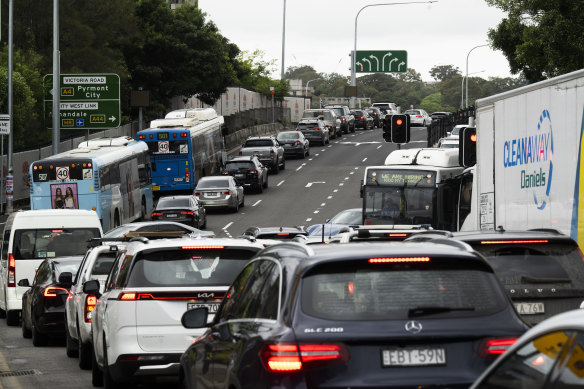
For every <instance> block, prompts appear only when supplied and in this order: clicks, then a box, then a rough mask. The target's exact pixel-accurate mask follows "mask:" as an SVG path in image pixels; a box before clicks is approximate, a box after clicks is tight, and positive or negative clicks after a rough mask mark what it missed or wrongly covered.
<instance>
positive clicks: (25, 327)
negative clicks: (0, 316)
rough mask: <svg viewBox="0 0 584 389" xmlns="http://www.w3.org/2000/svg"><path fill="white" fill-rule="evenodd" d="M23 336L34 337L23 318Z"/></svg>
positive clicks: (26, 337)
mask: <svg viewBox="0 0 584 389" xmlns="http://www.w3.org/2000/svg"><path fill="white" fill-rule="evenodd" d="M22 337H23V338H25V339H30V338H31V337H32V332H31V330H30V328H28V327H27V326H26V323H25V321H24V319H22Z"/></svg>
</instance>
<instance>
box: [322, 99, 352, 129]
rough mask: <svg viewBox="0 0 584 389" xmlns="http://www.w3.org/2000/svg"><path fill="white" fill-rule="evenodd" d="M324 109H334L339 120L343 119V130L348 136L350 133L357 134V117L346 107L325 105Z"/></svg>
mask: <svg viewBox="0 0 584 389" xmlns="http://www.w3.org/2000/svg"><path fill="white" fill-rule="evenodd" d="M324 108H328V109H332V110H333V111H335V113H336V114H337V116H338V117H339V119H341V130H342V131H343V132H344V133H345V134H348V133H349V131H350V132H355V117H354V116H353V114H352V113H351V110H349V107H347V106H346V105H338V104H333V105H325V106H324Z"/></svg>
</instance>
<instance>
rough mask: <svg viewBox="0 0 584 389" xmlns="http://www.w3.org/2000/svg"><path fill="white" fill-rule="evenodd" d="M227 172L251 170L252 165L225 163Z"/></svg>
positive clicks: (247, 163) (246, 163)
mask: <svg viewBox="0 0 584 389" xmlns="http://www.w3.org/2000/svg"><path fill="white" fill-rule="evenodd" d="M225 168H226V169H227V170H239V169H253V168H254V166H253V163H251V162H227V163H226V164H225Z"/></svg>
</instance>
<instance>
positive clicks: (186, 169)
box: [185, 167, 189, 178]
mask: <svg viewBox="0 0 584 389" xmlns="http://www.w3.org/2000/svg"><path fill="white" fill-rule="evenodd" d="M185 177H186V178H189V168H188V167H186V168H185Z"/></svg>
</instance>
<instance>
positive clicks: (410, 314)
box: [408, 306, 475, 317]
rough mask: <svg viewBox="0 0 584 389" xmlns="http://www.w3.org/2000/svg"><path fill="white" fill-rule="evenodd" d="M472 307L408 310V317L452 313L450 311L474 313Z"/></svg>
mask: <svg viewBox="0 0 584 389" xmlns="http://www.w3.org/2000/svg"><path fill="white" fill-rule="evenodd" d="M474 310H475V309H474V307H441V306H426V307H416V308H410V309H409V310H408V317H417V316H426V315H435V314H438V313H445V312H452V311H474Z"/></svg>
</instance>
